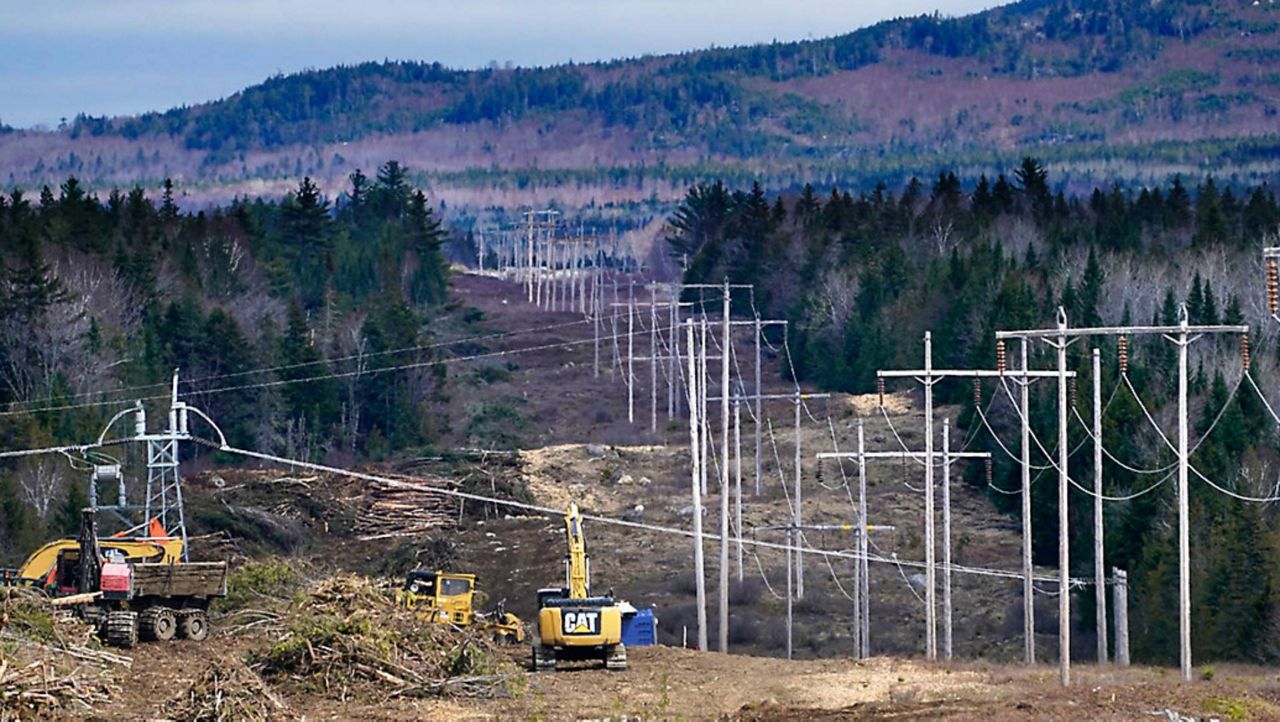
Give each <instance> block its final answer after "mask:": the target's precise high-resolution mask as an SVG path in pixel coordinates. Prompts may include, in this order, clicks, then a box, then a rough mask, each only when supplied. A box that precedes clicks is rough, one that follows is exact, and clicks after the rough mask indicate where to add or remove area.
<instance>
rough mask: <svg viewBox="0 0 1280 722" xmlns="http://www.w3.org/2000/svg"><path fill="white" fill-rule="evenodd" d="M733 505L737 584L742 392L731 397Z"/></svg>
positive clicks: (740, 492) (740, 493)
mask: <svg viewBox="0 0 1280 722" xmlns="http://www.w3.org/2000/svg"><path fill="white" fill-rule="evenodd" d="M733 503H734V507H735V508H734V513H733V516H734V521H735V523H736V524H737V527H738V533H737V537H738V584H739V585H741V584H742V582H743V570H742V390H741V389H739V390H738V393H736V394H734V396H733Z"/></svg>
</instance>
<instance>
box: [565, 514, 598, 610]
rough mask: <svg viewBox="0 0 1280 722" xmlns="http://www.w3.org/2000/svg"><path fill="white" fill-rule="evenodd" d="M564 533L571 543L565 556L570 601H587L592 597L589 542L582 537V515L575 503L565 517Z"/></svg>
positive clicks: (566, 580)
mask: <svg viewBox="0 0 1280 722" xmlns="http://www.w3.org/2000/svg"><path fill="white" fill-rule="evenodd" d="M564 531H565V536H566V537H567V539H568V542H569V552H568V554H567V555H566V556H565V560H564V564H565V582H566V586H567V587H568V589H569V599H586V598H587V597H589V596H591V578H590V572H591V570H590V569H589V568H588V567H587V540H586V538H585V537H584V536H583V535H582V513H581V512H579V511H578V505H577V503H575V502H569V509H568V511H566V512H565V516H564Z"/></svg>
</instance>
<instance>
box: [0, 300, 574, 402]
mask: <svg viewBox="0 0 1280 722" xmlns="http://www.w3.org/2000/svg"><path fill="white" fill-rule="evenodd" d="M584 323H590V321H589V320H588V319H580V320H577V321H568V322H564V323H556V324H550V325H548V326H541V327H537V328H527V329H519V330H515V331H500V332H496V333H491V334H482V335H479V336H468V337H464V338H458V339H451V340H448V341H438V342H435V343H429V344H419V345H416V346H406V347H403V348H394V349H386V350H383V351H370V352H368V353H360V354H350V355H347V356H335V357H331V358H322V359H318V360H316V361H301V362H298V363H292V364H281V365H278V366H262V367H258V368H252V369H245V370H243V371H233V372H229V373H225V374H212V375H209V376H201V377H197V378H191V379H182V380H181V381H179V383H180V384H183V385H192V384H199V383H203V382H206V381H217V380H221V379H229V378H238V377H240V376H250V375H253V374H260V373H268V372H272V371H288V370H292V369H299V368H306V367H308V366H317V365H321V364H331V363H341V362H343V361H352V360H364V359H367V358H375V357H378V356H387V355H391V354H398V353H409V352H410V351H426V350H430V349H435V348H445V347H448V346H456V345H458V344H462V343H471V342H475V341H487V340H493V339H498V338H506V337H509V336H519V335H523V334H528V333H536V332H539V331H553V330H555V329H558V328H567V327H569V326H578V325H581V324H584ZM168 385H169V383H168V382H157V383H153V384H139V385H136V386H125V387H121V388H114V389H104V390H99V391H82V392H79V393H75V394H68V395H65V396H62V397H61V398H62V399H68V400H70V399H80V398H86V397H90V396H97V395H99V394H122V393H126V392H129V391H141V390H144V389H154V388H166V387H167V386H168ZM162 398H168V396H164V397H162ZM48 400H49V401H52V399H48ZM19 403H32V400H28V401H24V402H19ZM107 403H109V402H107ZM42 410H45V409H26V410H17V411H6V412H0V413H2V414H6V415H7V414H15V413H24V412H35V411H42ZM58 410H61V408H59V409H58Z"/></svg>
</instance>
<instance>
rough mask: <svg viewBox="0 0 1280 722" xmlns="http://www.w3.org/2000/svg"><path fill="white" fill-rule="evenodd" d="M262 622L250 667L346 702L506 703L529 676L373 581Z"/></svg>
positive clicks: (338, 580) (311, 596)
mask: <svg viewBox="0 0 1280 722" xmlns="http://www.w3.org/2000/svg"><path fill="white" fill-rule="evenodd" d="M269 614H270V616H262V617H260V621H259V622H255V623H254V626H253V631H252V634H253V635H254V636H255V637H256V638H260V639H266V640H270V641H269V642H267V643H263V644H260V645H258V646H257V647H255V648H253V649H252V650H251V651H250V652H249V655H248V662H249V665H250V666H251V667H252V668H253V669H254V670H255V671H257V672H258V673H259V674H261V676H262V677H263V678H264V679H265V680H266V681H267V682H269V683H272V684H278V685H281V686H282V687H284V688H286V689H287V688H288V687H290V686H298V687H300V688H302V689H305V690H307V691H313V692H320V693H322V694H325V695H331V696H334V697H338V698H347V697H349V696H351V695H353V694H361V693H365V694H370V695H377V696H381V697H384V698H385V697H397V696H438V695H450V696H502V695H506V694H509V693H510V691H511V684H512V683H513V681H514V680H516V679H519V678H520V677H521V675H520V674H519V671H518V669H517V668H516V667H515V665H514V664H513V663H512V661H511V660H510V658H509V656H508V655H507V654H506V653H504V652H503V651H501V650H500V649H499V648H498V647H497V646H496V645H495V644H494V643H492V642H491V641H489V640H488V639H486V638H485V635H483V634H481V633H480V631H479V630H478V629H474V628H473V629H458V628H454V627H451V626H448V625H441V624H432V623H428V622H425V621H423V620H422V619H421V618H419V617H418V615H417V614H416V613H414V612H412V611H410V610H408V609H405V608H403V607H401V606H399V605H398V604H396V603H395V601H394V599H393V598H392V597H391V595H390V594H389V593H388V592H387V591H385V590H381V589H379V588H377V587H375V586H374V585H373V584H372V583H371V582H369V580H367V579H365V578H363V577H358V576H355V575H351V574H339V575H336V576H333V577H330V578H328V579H325V580H322V581H320V582H319V583H317V584H315V585H313V586H312V587H311V588H310V589H309V590H308V591H306V592H304V593H301V594H298V595H296V596H295V597H294V599H293V600H292V601H290V602H289V603H288V604H287V605H283V606H281V607H279V608H277V609H275V610H272V611H271V612H270V613H269Z"/></svg>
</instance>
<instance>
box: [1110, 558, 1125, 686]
mask: <svg viewBox="0 0 1280 722" xmlns="http://www.w3.org/2000/svg"><path fill="white" fill-rule="evenodd" d="M1111 578H1112V579H1113V580H1115V584H1114V586H1113V587H1112V592H1113V595H1112V600H1111V607H1112V609H1113V610H1114V611H1115V615H1116V664H1118V665H1120V666H1121V667H1128V666H1129V574H1128V572H1126V571H1125V570H1123V569H1119V568H1116V567H1112V568H1111Z"/></svg>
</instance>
